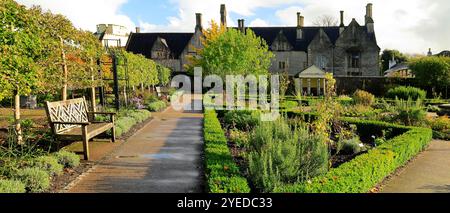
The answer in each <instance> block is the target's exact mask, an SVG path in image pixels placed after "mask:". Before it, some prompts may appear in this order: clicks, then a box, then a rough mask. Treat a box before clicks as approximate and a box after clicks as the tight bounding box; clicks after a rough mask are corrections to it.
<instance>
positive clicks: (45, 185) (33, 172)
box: [16, 168, 50, 193]
mask: <svg viewBox="0 0 450 213" xmlns="http://www.w3.org/2000/svg"><path fill="white" fill-rule="evenodd" d="M16 178H17V179H19V180H20V181H22V182H23V183H25V186H26V189H27V191H29V192H33V193H34V192H44V191H46V190H47V189H49V188H50V176H49V175H48V173H47V172H46V171H44V170H41V169H39V168H25V169H21V170H19V171H17V174H16Z"/></svg>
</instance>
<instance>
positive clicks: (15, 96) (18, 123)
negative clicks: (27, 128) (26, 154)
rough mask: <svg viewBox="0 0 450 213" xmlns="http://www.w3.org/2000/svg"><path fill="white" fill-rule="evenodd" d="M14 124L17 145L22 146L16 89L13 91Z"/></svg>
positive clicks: (17, 91)
mask: <svg viewBox="0 0 450 213" xmlns="http://www.w3.org/2000/svg"><path fill="white" fill-rule="evenodd" d="M14 122H15V126H14V127H15V130H16V136H17V144H19V145H23V144H24V143H23V136H22V126H21V125H20V95H19V90H18V89H17V90H15V91H14Z"/></svg>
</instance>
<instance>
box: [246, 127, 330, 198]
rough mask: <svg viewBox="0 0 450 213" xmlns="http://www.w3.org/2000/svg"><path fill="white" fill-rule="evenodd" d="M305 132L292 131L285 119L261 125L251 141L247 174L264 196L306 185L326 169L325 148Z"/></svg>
mask: <svg viewBox="0 0 450 213" xmlns="http://www.w3.org/2000/svg"><path fill="white" fill-rule="evenodd" d="M323 141H324V140H323V139H322V138H321V137H320V136H318V135H315V134H310V133H309V130H308V129H304V128H295V129H294V130H291V127H290V126H289V125H288V124H287V121H286V120H285V119H279V120H277V121H274V122H264V123H261V125H260V126H259V127H257V128H256V129H255V132H254V135H253V136H252V137H251V142H250V143H251V147H252V149H251V152H250V153H249V173H250V175H251V177H252V179H253V183H254V184H255V185H256V186H257V187H258V188H259V189H260V190H262V191H264V192H271V191H272V190H273V189H274V188H276V187H277V186H280V185H284V184H289V183H295V182H298V181H305V180H307V179H309V178H312V177H315V176H317V175H321V174H323V173H325V172H326V171H327V169H328V147H327V145H326V144H325V143H324V142H323Z"/></svg>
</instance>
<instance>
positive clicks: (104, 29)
mask: <svg viewBox="0 0 450 213" xmlns="http://www.w3.org/2000/svg"><path fill="white" fill-rule="evenodd" d="M94 35H95V36H97V38H98V39H99V40H100V41H101V42H102V44H103V46H104V47H107V48H108V47H125V45H126V44H127V42H128V37H129V35H130V32H129V31H128V29H127V28H126V27H124V26H120V25H116V24H99V25H97V32H95V33H94Z"/></svg>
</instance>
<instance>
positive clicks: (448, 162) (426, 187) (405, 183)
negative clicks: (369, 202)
mask: <svg viewBox="0 0 450 213" xmlns="http://www.w3.org/2000/svg"><path fill="white" fill-rule="evenodd" d="M381 192H383V193H449V192H450V142H446V141H439V140H434V141H432V142H431V144H430V147H429V148H428V149H427V150H426V151H424V152H422V153H421V154H419V155H418V156H417V157H416V159H414V160H413V161H412V162H411V163H409V164H408V165H407V166H406V167H405V168H404V169H401V171H400V172H399V174H396V175H395V176H393V177H392V178H391V179H389V180H387V182H386V184H385V186H384V187H383V188H382V190H381Z"/></svg>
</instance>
